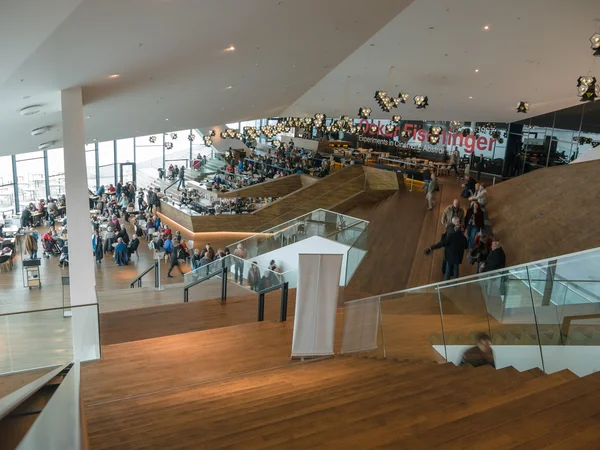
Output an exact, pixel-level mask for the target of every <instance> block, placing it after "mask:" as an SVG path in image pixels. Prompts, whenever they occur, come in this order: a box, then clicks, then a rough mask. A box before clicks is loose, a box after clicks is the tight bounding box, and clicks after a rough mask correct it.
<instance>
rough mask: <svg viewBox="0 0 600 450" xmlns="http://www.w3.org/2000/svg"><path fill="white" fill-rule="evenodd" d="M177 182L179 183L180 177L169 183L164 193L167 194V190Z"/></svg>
mask: <svg viewBox="0 0 600 450" xmlns="http://www.w3.org/2000/svg"><path fill="white" fill-rule="evenodd" d="M177 183H179V178H177V179H175V181H173V182H172V183H171V184H170V185H168V186H167V187H166V188H165V190H164V191H163V194H164V195H167V191H168V190H169V189H171V188H172V187H173V186H175V185H176V184H177Z"/></svg>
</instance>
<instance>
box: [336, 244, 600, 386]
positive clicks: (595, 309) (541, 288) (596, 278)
mask: <svg viewBox="0 0 600 450" xmlns="http://www.w3.org/2000/svg"><path fill="white" fill-rule="evenodd" d="M599 268H600V250H598V249H594V250H590V251H585V252H579V253H574V254H570V255H565V256H560V257H556V258H552V259H548V260H543V261H538V262H534V263H530V264H524V265H520V266H515V267H509V268H506V269H501V270H496V271H493V272H487V273H480V274H478V275H474V276H470V277H465V278H461V279H458V280H452V281H446V282H441V283H436V284H432V285H428V286H423V287H420V288H414V289H408V290H404V291H399V292H394V293H390V294H386V295H381V296H377V297H372V298H370V299H368V301H365V299H362V300H355V301H351V302H346V304H345V307H346V312H345V314H347V317H346V316H345V319H344V320H345V323H344V337H343V341H344V342H350V343H352V345H347V346H346V347H345V348H342V351H344V352H348V353H350V352H374V351H378V352H380V353H382V352H384V353H385V354H387V356H388V357H396V358H401V359H410V358H416V359H434V360H439V361H448V362H453V363H455V364H461V362H462V361H463V358H466V360H468V361H471V359H470V355H472V354H476V355H477V354H479V355H481V353H482V352H481V350H471V352H470V353H468V354H467V356H466V357H465V356H463V355H464V354H465V351H466V350H469V349H473V348H474V347H475V346H476V345H477V344H478V342H479V344H480V347H481V348H483V349H484V352H483V353H484V354H485V355H487V350H486V349H485V346H482V341H481V339H480V338H481V336H482V335H483V334H485V335H487V336H489V337H490V338H491V349H492V352H493V359H494V361H495V366H496V368H502V367H507V366H514V367H515V368H517V369H518V370H528V369H532V368H536V367H537V368H540V369H542V370H544V371H545V372H547V373H553V372H556V371H559V370H563V369H569V370H571V371H573V372H574V373H576V374H577V375H580V376H583V375H586V374H589V373H592V372H595V371H597V369H598V367H597V366H598V365H597V362H596V361H597V356H598V355H599V354H600V301H599V300H598V296H597V295H596V293H597V292H598V289H599V288H600V270H598V269H599ZM346 320H348V321H349V322H350V323H349V324H346ZM365 330H369V331H367V332H365ZM359 331H360V333H361V335H360V336H354V335H353V334H356V333H358V332H359ZM373 333H377V336H376V335H374V334H373ZM346 334H348V335H346ZM384 338H385V339H384Z"/></svg>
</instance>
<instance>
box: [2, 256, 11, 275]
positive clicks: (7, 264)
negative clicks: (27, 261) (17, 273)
mask: <svg viewBox="0 0 600 450" xmlns="http://www.w3.org/2000/svg"><path fill="white" fill-rule="evenodd" d="M10 270H12V267H11V255H0V273H3V272H4V271H6V272H8V271H10Z"/></svg>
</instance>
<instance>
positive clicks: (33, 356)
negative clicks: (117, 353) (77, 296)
mask: <svg viewBox="0 0 600 450" xmlns="http://www.w3.org/2000/svg"><path fill="white" fill-rule="evenodd" d="M98 319H99V312H98V304H97V303H94V304H90V305H73V306H70V305H69V306H65V307H62V308H51V309H43V310H37V311H25V312H20V313H8V314H2V315H0V374H4V373H12V372H20V371H24V370H33V369H40V368H44V367H51V366H56V365H60V364H66V363H68V362H70V361H73V360H74V359H78V360H81V361H90V360H94V359H99V358H100V356H101V354H100V345H99V336H100V334H99V332H100V331H99V330H100V328H99V321H98Z"/></svg>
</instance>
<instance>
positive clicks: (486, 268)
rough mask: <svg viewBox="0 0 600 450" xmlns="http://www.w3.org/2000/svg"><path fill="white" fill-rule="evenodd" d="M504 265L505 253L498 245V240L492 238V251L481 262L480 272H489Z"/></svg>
mask: <svg viewBox="0 0 600 450" xmlns="http://www.w3.org/2000/svg"><path fill="white" fill-rule="evenodd" d="M505 267H506V255H505V254H504V250H503V249H502V246H501V245H500V242H498V241H496V240H494V241H493V242H492V251H491V252H490V254H489V255H488V257H487V258H486V260H485V262H484V263H481V266H480V270H481V272H491V271H492V270H498V269H504V268H505Z"/></svg>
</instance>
